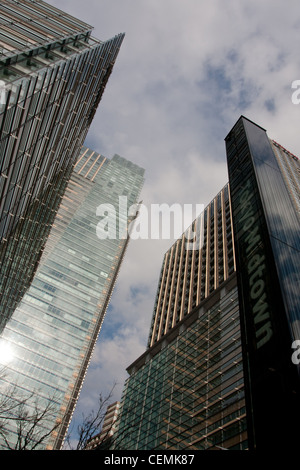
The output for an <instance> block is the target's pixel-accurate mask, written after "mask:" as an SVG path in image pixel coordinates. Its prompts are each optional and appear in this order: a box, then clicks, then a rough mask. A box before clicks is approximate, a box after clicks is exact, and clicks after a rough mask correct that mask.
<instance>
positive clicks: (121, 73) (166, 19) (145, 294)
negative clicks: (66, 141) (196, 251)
mask: <svg viewBox="0 0 300 470" xmlns="http://www.w3.org/2000/svg"><path fill="white" fill-rule="evenodd" d="M48 3H50V4H52V5H54V6H56V7H58V8H60V9H62V10H64V11H66V12H68V13H70V14H72V15H73V16H75V17H77V18H80V19H81V20H83V21H85V22H87V23H88V24H90V25H92V26H94V31H93V35H94V36H95V37H96V38H98V39H101V40H107V39H110V38H111V37H113V36H115V35H116V34H119V33H123V32H124V33H125V38H124V41H123V44H122V46H121V49H120V53H119V56H118V58H117V61H116V64H115V66H114V69H113V73H112V75H111V77H110V79H109V82H108V85H107V87H106V90H105V93H104V96H103V98H102V101H101V103H100V106H99V108H98V111H97V113H96V116H95V118H94V121H93V123H92V126H91V128H90V131H89V134H88V137H87V140H86V143H85V144H86V145H88V146H89V147H91V148H92V149H93V150H96V151H98V152H99V153H102V154H104V155H105V156H107V157H108V158H112V157H113V155H114V154H115V153H117V154H119V155H121V156H123V157H125V158H127V159H129V160H131V161H132V162H134V163H136V164H138V165H140V166H141V167H143V168H145V170H146V171H145V184H144V187H143V190H142V193H141V199H142V200H143V204H145V205H146V206H147V207H150V205H151V204H154V203H156V204H162V203H167V204H169V205H171V204H174V203H179V204H181V205H183V204H193V205H196V204H204V206H205V205H207V204H208V203H209V202H210V200H211V199H212V198H213V197H214V196H215V195H216V194H217V193H218V192H219V191H220V189H221V188H222V187H223V186H224V185H225V184H226V183H227V181H228V174H227V166H226V153H225V144H224V139H225V137H226V135H227V134H228V133H229V131H230V130H231V128H232V127H233V126H234V124H235V122H236V121H237V120H238V118H239V117H240V116H241V115H244V116H246V117H248V118H249V119H251V120H253V121H254V122H256V123H257V124H259V125H260V126H262V127H263V128H265V129H266V130H267V133H268V136H269V137H270V138H272V139H274V140H276V141H277V142H279V143H280V144H281V145H283V146H284V147H286V148H287V149H288V150H290V151H291V152H292V153H294V154H295V155H298V156H300V142H299V123H300V104H294V103H293V102H292V94H293V93H294V91H295V90H293V89H292V83H293V82H294V81H295V80H300V54H299V43H300V42H299V35H300V6H299V1H298V0H289V2H288V4H287V2H286V1H283V0H263V1H262V0H251V2H250V1H248V0H247V1H246V0H226V1H224V0H210V1H209V2H208V1H204V0H185V1H182V0H85V1H82V0H59V1H58V0H48ZM173 242H174V240H173V239H170V240H163V239H160V240H151V239H149V240H131V241H130V245H129V248H128V250H127V254H126V257H125V259H124V262H123V264H122V267H121V271H120V273H119V277H118V280H117V284H116V287H115V290H114V293H113V296H112V299H111V304H110V307H109V309H108V311H107V315H106V318H105V320H104V325H103V328H102V330H101V333H100V336H99V340H98V343H97V346H96V348H95V350H94V354H93V358H92V361H91V365H90V368H89V370H88V373H87V376H86V379H85V383H84V386H83V389H82V392H81V395H80V399H79V402H78V406H77V409H76V412H75V417H76V416H78V415H79V414H80V415H81V413H82V412H84V413H87V412H89V411H90V410H91V409H93V408H96V404H97V399H98V395H99V393H102V394H103V395H104V396H106V395H107V394H108V392H109V391H110V390H111V388H112V386H113V384H114V383H115V382H116V383H117V385H116V386H115V388H114V393H113V398H112V399H113V400H119V399H120V397H121V393H122V390H123V385H124V381H125V379H126V378H127V372H126V368H127V367H128V366H129V365H130V364H131V363H132V362H133V361H134V360H135V359H137V358H138V357H139V356H140V355H141V354H142V353H143V352H144V351H145V349H146V344H147V339H148V333H149V328H150V323H151V318H152V313H153V306H154V301H155V295H156V290H157V285H158V278H159V274H160V269H161V264H162V261H163V256H164V253H165V252H166V251H167V250H168V248H169V247H170V246H171V245H172V243H173Z"/></svg>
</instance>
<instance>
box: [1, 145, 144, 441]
mask: <svg viewBox="0 0 300 470" xmlns="http://www.w3.org/2000/svg"><path fill="white" fill-rule="evenodd" d="M143 174H144V170H143V169H142V168H140V167H138V166H137V165H135V164H133V163H131V162H130V161H128V160H126V159H124V158H122V157H120V156H119V155H115V156H114V157H113V158H112V159H111V160H109V159H108V158H105V157H103V156H102V155H100V154H98V153H97V152H94V151H92V150H90V149H88V148H83V149H82V151H81V154H80V157H79V159H78V162H77V163H76V165H75V168H74V171H73V174H72V176H71V179H70V182H69V184H68V186H67V190H66V193H65V195H64V197H63V199H62V203H61V205H60V208H59V210H58V213H57V216H56V218H55V222H54V225H53V228H52V230H51V233H50V237H49V239H48V241H47V243H46V247H45V250H44V253H43V256H42V258H41V261H40V265H39V267H38V270H37V272H36V275H35V277H34V279H33V281H32V284H31V286H30V288H29V289H28V290H27V292H26V294H25V296H24V298H23V299H22V301H21V302H20V304H19V305H18V307H17V308H16V309H15V311H14V313H13V315H12V316H11V319H10V321H9V322H8V323H7V324H6V328H5V329H4V331H3V333H2V335H1V338H0V348H1V351H2V352H3V356H2V358H0V360H1V361H2V364H3V363H4V364H3V365H5V366H6V372H5V376H4V377H1V381H2V387H1V393H3V394H5V393H6V392H5V391H6V389H7V387H6V388H5V387H4V385H3V384H7V386H8V384H10V386H11V385H12V384H14V385H15V387H16V390H17V391H18V395H20V396H23V397H26V396H29V395H30V394H33V399H32V401H33V402H35V401H36V400H38V406H39V408H40V409H41V410H43V407H45V408H46V404H47V403H48V402H49V400H50V401H51V404H52V409H53V412H52V415H53V418H52V420H51V419H50V420H48V421H47V422H42V423H41V427H43V428H44V433H46V431H45V430H47V429H48V430H50V431H51V430H52V429H53V427H54V426H55V423H56V422H57V423H59V424H60V425H59V427H57V429H55V430H53V432H52V433H51V435H50V438H49V440H48V441H47V442H46V444H47V448H49V449H59V448H60V447H61V444H62V442H63V439H64V437H65V433H66V430H67V427H68V425H69V422H70V419H71V417H72V413H73V411H74V407H75V405H76V402H77V399H78V396H79V393H80V390H81V386H82V383H83V380H84V377H85V374H86V371H87V368H88V365H89V362H90V359H91V355H92V352H93V349H94V346H95V343H96V341H97V338H98V334H99V331H100V328H101V325H102V322H103V320H104V316H105V312H106V309H107V306H108V302H109V300H110V296H111V293H112V290H113V287H114V284H115V281H116V278H117V275H118V272H119V269H120V266H121V262H122V259H123V256H124V253H125V250H126V247H127V244H128V241H129V237H128V232H127V230H126V229H127V228H128V222H130V221H131V220H132V217H134V213H133V214H132V216H131V215H130V214H129V208H130V207H131V206H132V205H134V204H135V203H136V202H137V198H138V196H139V193H140V191H141V187H142V185H143V181H144V178H143ZM120 198H122V199H121V200H122V201H123V200H124V198H126V201H127V207H128V211H124V204H121V205H120ZM99 207H102V208H103V210H101V211H100V212H101V214H100V212H98V210H97V209H98V208H99ZM106 207H107V208H111V209H114V211H111V213H110V216H109V217H110V220H109V219H107V220H109V224H110V225H112V224H113V223H116V226H117V227H116V228H117V229H116V234H117V236H116V237H111V236H108V235H107V234H106V233H105V232H104V233H102V236H101V238H99V233H100V232H99V231H98V230H97V227H98V224H99V223H100V222H101V220H104V219H105V218H104V219H103V216H104V213H105V208H106ZM98 213H99V215H98ZM114 215H115V218H114ZM101 216H102V219H101ZM103 225H104V224H103ZM119 228H120V229H122V233H121V231H119ZM5 353H7V354H5ZM6 355H7V362H6V364H5V356H6ZM0 399H1V395H0ZM6 431H8V432H9V439H10V441H9V442H10V445H13V443H14V441H15V438H16V436H15V432H16V429H15V423H12V424H9V423H8V425H7V429H6ZM43 445H45V444H44V443H43Z"/></svg>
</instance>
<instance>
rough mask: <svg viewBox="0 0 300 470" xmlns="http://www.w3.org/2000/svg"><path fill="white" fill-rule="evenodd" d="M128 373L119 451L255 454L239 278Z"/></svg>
mask: <svg viewBox="0 0 300 470" xmlns="http://www.w3.org/2000/svg"><path fill="white" fill-rule="evenodd" d="M128 372H129V374H130V377H129V378H128V379H127V382H126V385H125V388H124V392H123V397H122V404H121V409H120V419H119V424H118V429H117V432H116V434H115V435H114V436H113V437H114V438H115V439H114V444H113V445H112V446H111V449H113V450H118V449H120V450H124V449H126V450H182V449H185V450H190V451H195V450H206V449H212V450H213V449H220V448H226V449H245V448H247V425H246V410H245V399H244V380H243V365H242V353H241V341H240V325H239V309H238V296H237V288H236V280H235V275H234V274H233V275H232V276H231V277H230V279H229V280H228V281H226V282H225V283H224V284H223V287H222V288H220V289H218V290H217V291H216V292H215V293H214V294H212V295H211V296H209V297H208V298H207V300H205V301H204V302H202V304H201V306H199V307H196V308H195V309H194V310H193V311H192V312H191V313H190V314H189V315H188V316H187V317H185V319H184V320H182V321H181V322H180V323H179V324H178V325H177V326H176V327H175V328H174V329H173V330H170V331H169V333H167V334H166V335H165V336H164V337H163V338H162V339H161V340H160V341H158V342H157V343H155V345H154V346H152V347H151V348H150V349H148V350H147V351H146V353H145V354H144V355H143V356H142V357H140V358H139V359H138V360H137V361H136V362H135V363H134V364H132V365H131V366H130V367H129V369H128ZM115 436H116V437H115Z"/></svg>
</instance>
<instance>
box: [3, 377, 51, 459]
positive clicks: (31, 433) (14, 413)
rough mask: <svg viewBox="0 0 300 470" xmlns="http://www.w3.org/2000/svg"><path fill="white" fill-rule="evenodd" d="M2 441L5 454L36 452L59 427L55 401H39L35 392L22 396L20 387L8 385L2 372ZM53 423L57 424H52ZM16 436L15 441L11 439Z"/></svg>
mask: <svg viewBox="0 0 300 470" xmlns="http://www.w3.org/2000/svg"><path fill="white" fill-rule="evenodd" d="M0 377H1V379H3V380H2V384H1V395H0V437H1V438H2V441H3V444H2V446H1V447H2V449H3V450H5V449H6V450H36V449H41V448H42V445H43V444H45V445H46V443H47V440H48V438H49V436H50V435H51V433H52V432H53V431H54V430H55V429H56V428H57V427H58V426H59V425H60V422H59V421H56V416H57V407H56V406H55V400H54V399H53V398H52V399H51V398H49V399H47V400H46V401H43V404H41V401H39V399H38V397H37V396H35V394H34V392H32V393H30V394H25V393H24V392H23V393H22V394H21V393H20V391H19V389H18V387H17V386H15V385H14V386H9V385H6V383H5V380H4V379H5V369H3V370H2V371H0ZM53 423H54V424H53ZM8 429H10V430H11V431H12V432H13V433H14V441H13V442H12V441H11V439H10V437H9V436H10V434H11V432H10V431H9V430H8Z"/></svg>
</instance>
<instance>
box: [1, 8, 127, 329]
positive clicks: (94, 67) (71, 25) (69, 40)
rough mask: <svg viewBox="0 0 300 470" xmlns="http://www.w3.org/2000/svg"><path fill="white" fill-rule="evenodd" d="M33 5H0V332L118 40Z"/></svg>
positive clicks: (33, 263)
mask: <svg viewBox="0 0 300 470" xmlns="http://www.w3.org/2000/svg"><path fill="white" fill-rule="evenodd" d="M91 33H92V27H91V26H89V25H87V24H86V23H84V22H82V21H80V20H78V19H76V18H73V17H72V16H70V15H68V14H66V13H64V12H62V11H60V10H58V9H57V8H54V7H52V6H50V5H48V4H47V3H45V2H43V1H40V0H39V1H37V0H30V1H29V0H18V1H17V0H3V1H1V4H0V265H1V268H0V292H1V299H0V332H1V331H2V330H3V328H4V327H5V325H6V322H7V321H8V319H9V318H10V316H11V314H12V312H13V311H14V309H15V307H16V305H17V304H18V302H19V300H20V299H21V298H22V295H23V294H24V292H25V291H26V288H27V287H28V286H29V285H30V282H31V280H32V277H33V274H34V272H35V271H36V267H37V264H38V261H39V259H40V256H41V253H42V250H43V247H44V244H45V241H46V239H47V236H48V234H49V231H50V228H51V225H52V223H53V220H54V217H55V215H56V212H57V209H58V206H59V204H60V202H61V198H62V196H63V194H64V191H65V188H66V185H67V182H68V180H69V178H70V175H71V172H72V170H73V167H74V164H75V162H76V160H77V158H78V155H79V151H80V148H81V146H82V145H83V143H84V140H85V137H86V135H87V132H88V129H89V127H90V124H91V122H92V119H93V117H94V114H95V111H96V109H97V106H98V104H99V102H100V99H101V97H102V94H103V91H104V89H105V86H106V84H107V80H108V78H109V76H110V74H111V71H112V68H113V65H114V63H115V60H116V57H117V54H118V52H119V48H120V45H121V43H122V40H123V36H124V35H118V36H116V37H115V38H113V39H110V40H108V41H105V42H102V41H99V40H97V39H95V38H93V37H92V35H91Z"/></svg>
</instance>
